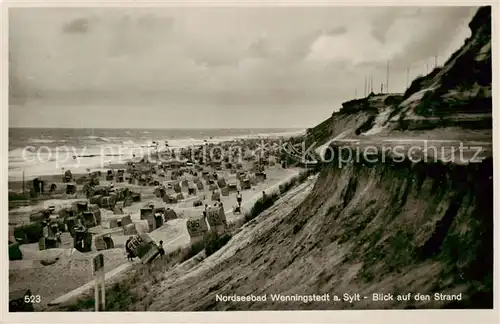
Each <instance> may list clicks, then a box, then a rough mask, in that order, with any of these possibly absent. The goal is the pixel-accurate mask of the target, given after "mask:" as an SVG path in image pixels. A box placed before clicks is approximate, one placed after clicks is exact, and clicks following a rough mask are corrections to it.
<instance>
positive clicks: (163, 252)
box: [158, 241, 165, 259]
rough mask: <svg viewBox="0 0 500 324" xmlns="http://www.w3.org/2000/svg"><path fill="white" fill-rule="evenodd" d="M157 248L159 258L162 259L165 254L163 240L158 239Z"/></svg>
mask: <svg viewBox="0 0 500 324" xmlns="http://www.w3.org/2000/svg"><path fill="white" fill-rule="evenodd" d="M158 249H159V251H160V259H163V256H164V255H165V250H164V249H163V241H160V244H159V247H158Z"/></svg>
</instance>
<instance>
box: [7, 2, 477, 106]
mask: <svg viewBox="0 0 500 324" xmlns="http://www.w3.org/2000/svg"><path fill="white" fill-rule="evenodd" d="M247 9H248V8H244V9H241V8H199V9H198V8H197V9H196V10H193V9H187V8H184V9H176V8H162V9H157V8H156V9H155V8H153V9H151V8H137V9H134V10H130V9H118V8H116V9H97V8H94V9H85V10H84V9H81V10H69V9H67V10H60V9H58V10H56V9H54V10H52V9H50V10H49V9H45V10H44V11H43V12H41V11H37V10H31V9H29V10H25V9H23V10H18V11H16V12H14V14H12V15H11V17H12V19H11V20H10V31H9V32H10V44H9V45H10V47H9V51H10V52H11V56H12V62H11V75H10V80H11V87H13V91H11V95H15V96H16V97H24V98H28V99H29V98H31V97H35V96H36V95H35V94H36V93H38V94H39V96H40V97H42V98H45V99H47V100H65V101H67V102H69V104H77V103H79V102H81V101H82V100H83V99H82V98H85V100H87V101H92V100H94V101H95V102H96V103H98V102H106V103H108V102H113V100H114V102H115V103H121V104H128V103H130V102H141V103H144V104H150V103H151V104H156V103H160V102H161V103H164V102H170V103H172V102H177V103H183V104H186V103H189V102H192V103H193V104H194V103H196V104H202V103H205V104H209V103H217V104H228V103H231V104H235V103H240V104H251V103H253V104H259V105H264V104H269V105H272V104H273V103H276V104H284V103H286V104H292V103H304V104H310V105H312V106H314V105H317V106H321V107H327V106H329V105H331V106H330V108H329V109H334V103H336V102H341V101H343V100H348V99H351V97H352V96H353V95H354V93H355V91H354V90H355V88H356V87H357V88H358V91H357V93H358V94H359V93H361V89H362V87H363V80H364V78H365V76H367V75H374V78H376V79H377V80H376V81H375V82H380V80H382V75H385V66H386V61H387V60H391V66H393V69H394V73H397V72H396V70H397V69H399V70H401V71H404V70H405V69H406V67H407V66H408V65H410V64H412V63H415V62H419V61H422V60H425V59H428V58H429V57H432V56H433V55H436V54H435V53H441V54H440V55H449V54H450V53H449V51H452V50H454V48H453V46H454V44H456V46H460V45H461V43H462V42H463V38H464V37H466V36H465V35H464V33H463V31H464V30H466V29H467V23H468V19H469V18H470V17H472V14H473V13H474V11H475V9H474V8H461V7H458V8H457V7H446V8H434V7H433V8H406V7H393V8H355V7H351V8H252V9H251V10H247ZM469 16H470V17H469ZM61 31H62V32H61ZM400 74H401V75H400V76H394V77H393V79H395V81H394V83H393V84H401V89H398V90H399V91H402V90H404V89H402V87H404V84H405V82H404V81H403V82H399V83H398V82H397V78H398V77H399V78H401V79H402V80H404V79H405V78H406V74H405V73H404V72H401V73H400ZM328 103H330V104H328ZM322 109H324V108H322ZM316 113H317V114H320V113H321V114H325V113H326V112H324V111H323V112H319V111H318V112H316ZM328 114H330V113H328ZM328 114H327V115H328Z"/></svg>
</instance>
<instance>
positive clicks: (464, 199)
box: [148, 160, 493, 311]
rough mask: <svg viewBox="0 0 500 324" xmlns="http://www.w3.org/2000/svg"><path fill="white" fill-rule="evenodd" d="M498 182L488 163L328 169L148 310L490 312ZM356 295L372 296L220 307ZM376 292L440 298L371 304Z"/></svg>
mask: <svg viewBox="0 0 500 324" xmlns="http://www.w3.org/2000/svg"><path fill="white" fill-rule="evenodd" d="M492 186H493V180H492V162H491V160H488V161H486V162H483V163H482V164H477V165H469V166H462V167H456V166H451V165H442V164H434V165H432V166H428V165H424V164H420V165H412V164H411V163H401V164H398V165H387V164H376V165H372V166H371V167H367V166H366V165H363V164H362V163H360V164H351V165H348V166H346V167H344V168H341V169H339V168H337V167H333V166H331V167H327V168H325V169H324V170H323V171H321V173H320V174H319V176H318V180H317V181H316V183H315V185H314V187H313V188H312V190H311V191H310V193H309V194H308V195H307V196H306V197H305V199H303V201H302V202H301V203H300V204H299V205H298V206H297V207H295V208H294V209H293V210H289V208H290V205H292V206H294V203H293V198H290V197H288V199H284V200H283V201H281V204H278V205H277V206H276V207H275V208H273V210H270V211H268V212H266V213H264V214H263V215H262V216H259V217H258V218H257V219H256V223H254V224H249V225H248V226H245V227H244V229H243V231H242V233H241V234H240V235H238V236H235V237H234V238H233V240H232V242H230V244H229V245H228V246H227V247H225V248H223V249H222V250H221V251H219V252H217V253H216V254H214V255H213V256H211V257H210V258H209V259H207V260H205V262H207V264H212V265H211V266H205V267H200V268H199V269H197V271H193V272H192V273H191V274H188V275H186V276H182V275H181V276H180V277H179V276H175V280H169V281H168V282H165V283H164V286H163V287H162V290H161V291H159V290H158V291H156V294H155V295H154V300H155V302H153V303H152V305H151V306H150V307H149V308H148V309H149V310H167V309H168V310H184V311H188V310H247V309H252V310H257V309H282V310H283V309H349V308H356V309H366V308H377V309H381V308H400V309H401V308H413V307H415V308H439V307H446V308H449V307H470V308H483V307H484V308H488V307H492V296H493V295H492V282H493V281H492V280H493V277H492V274H493V221H492V219H493V218H492V217H493V214H492V206H493V196H492ZM295 195H296V194H295ZM295 206H296V205H295ZM281 209H284V211H285V212H280V210H281ZM287 210H288V211H287ZM236 247H237V248H236ZM173 279H174V278H173ZM353 292H356V293H360V294H361V296H367V297H368V298H367V299H366V300H362V301H361V302H356V303H352V304H351V303H349V302H330V303H324V302H309V303H298V302H274V303H273V302H258V301H256V302H245V303H241V302H216V295H217V294H219V295H226V296H229V295H233V294H236V295H240V296H244V295H250V294H252V295H255V296H261V295H267V298H268V299H269V298H270V296H271V294H283V295H295V294H299V295H308V294H324V293H329V294H335V295H338V296H342V295H343V294H344V293H353ZM373 293H392V294H407V293H412V294H416V293H420V294H424V295H430V296H432V298H431V300H428V301H415V300H414V299H413V298H412V299H410V300H408V301H397V300H392V301H386V302H372V294H373ZM435 293H443V294H459V293H462V300H461V301H446V300H444V301H442V300H434V294H435Z"/></svg>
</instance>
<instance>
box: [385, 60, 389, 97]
mask: <svg viewBox="0 0 500 324" xmlns="http://www.w3.org/2000/svg"><path fill="white" fill-rule="evenodd" d="M385 78H386V79H385V91H386V92H387V93H389V60H387V72H386V76H385Z"/></svg>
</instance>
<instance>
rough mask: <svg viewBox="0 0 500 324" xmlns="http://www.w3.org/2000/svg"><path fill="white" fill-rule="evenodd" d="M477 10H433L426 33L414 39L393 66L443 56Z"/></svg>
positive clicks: (466, 8) (470, 8)
mask: <svg viewBox="0 0 500 324" xmlns="http://www.w3.org/2000/svg"><path fill="white" fill-rule="evenodd" d="M476 10H477V8H474V7H453V8H435V9H434V8H433V12H429V13H428V14H429V16H427V17H428V19H427V22H426V25H425V29H426V33H425V34H421V35H420V37H416V38H414V40H413V41H412V42H410V44H409V45H408V46H407V47H406V48H405V49H404V51H403V52H401V53H400V54H399V55H398V56H396V57H395V58H394V60H393V61H394V62H393V64H394V65H395V66H399V65H400V64H403V65H404V64H405V62H418V61H422V60H424V59H427V58H430V57H434V56H440V55H442V53H443V51H444V50H446V49H447V48H448V47H449V45H450V43H451V42H452V41H453V39H454V37H455V36H456V35H457V30H458V29H459V28H460V27H463V26H465V25H466V24H467V23H468V21H469V20H470V19H471V17H472V16H473V15H474V13H475V12H476ZM457 49H458V48H457Z"/></svg>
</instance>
